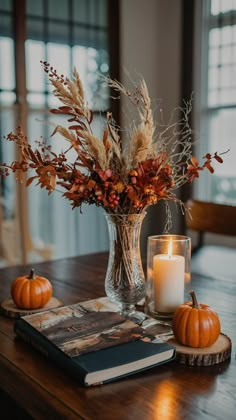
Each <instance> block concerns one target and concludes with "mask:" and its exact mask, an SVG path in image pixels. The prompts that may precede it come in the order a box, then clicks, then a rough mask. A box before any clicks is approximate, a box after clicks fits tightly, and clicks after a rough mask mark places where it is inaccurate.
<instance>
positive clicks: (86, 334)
mask: <svg viewBox="0 0 236 420" xmlns="http://www.w3.org/2000/svg"><path fill="white" fill-rule="evenodd" d="M162 328H163V326H162V325H160V324H159V323H158V321H157V320H154V319H153V318H150V317H148V316H147V317H146V318H145V320H144V321H143V322H142V324H141V325H138V324H136V323H135V322H133V321H132V320H129V319H126V318H125V317H123V316H122V315H120V314H119V313H118V312H117V307H116V305H115V304H114V303H112V302H111V301H110V300H109V299H108V298H107V297H103V298H98V299H93V300H89V301H86V302H81V303H77V304H74V305H68V306H63V307H60V308H56V309H52V310H47V311H44V312H39V313H36V314H31V315H26V316H23V317H21V318H19V319H17V320H16V321H15V323H14V331H15V333H16V334H17V335H18V336H19V337H21V338H23V339H24V340H25V341H26V342H28V343H29V344H30V345H32V346H33V347H35V348H36V349H37V350H39V351H40V352H41V353H43V354H44V355H45V356H47V357H48V358H49V359H50V360H51V361H53V362H55V364H57V365H58V366H59V367H60V368H62V369H64V370H65V371H66V372H67V373H68V374H70V375H72V376H73V377H74V378H75V379H76V380H77V381H78V382H79V383H80V384H81V385H83V386H91V385H98V384H103V383H106V382H109V381H112V380H115V379H118V378H122V377H124V376H127V375H131V374H134V373H136V372H139V371H142V370H146V369H148V368H151V367H153V366H157V365H159V364H162V363H166V362H168V361H171V360H173V359H174V358H175V347H174V346H172V345H171V344H169V343H167V342H165V340H164V339H162V338H161V333H162ZM170 333H171V327H170Z"/></svg>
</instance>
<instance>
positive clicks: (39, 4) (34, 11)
mask: <svg viewBox="0 0 236 420" xmlns="http://www.w3.org/2000/svg"><path fill="white" fill-rule="evenodd" d="M26 13H27V14H28V15H33V16H43V0H37V1H35V0H27V1H26Z"/></svg>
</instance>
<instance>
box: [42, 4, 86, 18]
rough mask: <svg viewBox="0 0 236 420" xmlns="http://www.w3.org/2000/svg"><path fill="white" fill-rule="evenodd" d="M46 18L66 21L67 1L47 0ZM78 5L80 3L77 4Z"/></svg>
mask: <svg viewBox="0 0 236 420" xmlns="http://www.w3.org/2000/svg"><path fill="white" fill-rule="evenodd" d="M47 3H48V16H49V17H50V18H53V19H63V20H67V19H68V17H69V7H68V5H69V2H68V0H47ZM78 3H80V1H79V2H78Z"/></svg>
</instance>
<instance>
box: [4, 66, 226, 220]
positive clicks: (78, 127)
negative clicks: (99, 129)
mask: <svg viewBox="0 0 236 420" xmlns="http://www.w3.org/2000/svg"><path fill="white" fill-rule="evenodd" d="M41 63H42V65H43V68H44V71H45V72H46V73H47V74H48V78H49V81H50V83H51V84H52V86H53V88H54V90H53V93H54V95H55V96H56V97H57V98H58V99H59V101H60V102H61V104H62V106H59V107H58V108H56V109H51V113H53V114H60V115H63V116H67V122H68V125H67V127H65V126H61V125H57V126H55V129H54V131H53V133H52V136H53V135H55V134H56V133H59V134H60V135H61V136H63V137H64V139H65V140H66V141H67V142H68V143H69V144H68V147H67V148H66V149H65V151H63V152H60V153H55V152H54V151H53V150H52V147H51V145H48V144H47V142H46V141H37V147H36V148H35V149H33V148H32V146H31V145H30V144H29V143H28V141H27V138H26V136H25V135H24V133H23V131H22V129H21V127H18V128H17V130H16V131H15V132H11V133H10V134H8V135H7V136H6V137H5V138H6V140H8V141H13V142H15V143H17V144H18V146H19V148H20V151H21V158H20V160H18V161H14V162H12V163H11V164H7V163H2V164H1V165H0V167H1V169H0V170H1V174H2V176H7V175H9V173H10V172H14V173H15V174H16V178H17V179H18V180H19V181H22V178H23V177H22V174H23V173H30V172H31V171H32V170H33V171H34V175H33V176H30V177H29V178H28V180H27V184H26V185H27V186H29V185H30V184H31V183H32V182H33V181H35V180H36V181H37V184H38V185H40V187H41V188H46V189H47V190H48V193H49V194H51V193H52V192H53V191H54V190H55V189H56V188H57V187H60V188H61V189H62V194H63V196H64V197H65V198H66V199H68V200H70V202H71V204H72V207H73V208H75V207H79V208H81V206H82V204H83V203H88V204H95V205H97V206H102V207H103V208H104V209H105V211H106V212H108V213H116V214H132V213H141V212H143V211H144V210H145V209H146V208H147V207H148V206H150V205H153V204H156V203H157V202H158V201H159V200H174V201H179V200H178V198H177V196H176V191H177V189H179V188H180V187H181V186H182V185H183V184H185V183H186V182H192V181H193V180H194V179H195V178H198V177H199V173H200V172H201V171H202V170H204V169H208V170H209V171H210V172H211V173H213V172H214V169H213V167H212V161H213V160H216V161H218V162H219V163H222V162H223V159H222V157H221V156H220V155H219V154H218V153H214V154H210V153H208V154H206V155H205V156H204V157H203V164H202V165H200V164H199V163H198V161H197V159H196V158H195V157H194V156H193V155H192V140H191V128H190V126H189V122H188V120H189V114H190V112H191V102H189V103H186V104H185V105H186V106H185V108H182V109H181V112H182V115H181V117H180V119H179V120H178V121H177V122H173V121H169V122H168V124H164V123H163V122H161V123H155V122H154V111H153V109H152V103H151V100H150V97H149V93H148V89H147V86H146V83H145V81H144V80H143V79H142V78H141V80H140V83H139V85H138V86H134V89H133V91H130V90H127V89H126V88H125V87H124V86H123V85H122V84H121V83H119V82H118V81H116V80H112V79H111V78H109V77H107V78H105V79H104V82H105V83H107V85H108V86H109V87H110V88H111V89H114V90H115V91H117V92H118V93H119V95H124V96H125V97H127V98H128V99H129V101H130V103H131V104H132V105H133V106H134V107H135V110H136V111H137V116H138V121H137V123H136V124H135V125H134V126H133V127H132V128H130V132H129V141H128V142H125V141H124V140H123V139H122V138H121V135H120V127H117V125H116V123H115V121H114V119H113V117H112V114H111V113H110V112H108V113H107V117H106V125H105V127H104V131H103V138H102V139H99V138H98V137H97V136H96V135H95V134H94V133H93V130H92V121H93V112H92V110H91V109H90V108H89V107H88V104H87V101H86V97H85V93H84V89H83V85H82V83H81V79H80V77H79V74H78V72H77V70H76V69H74V72H73V77H72V79H68V78H67V77H64V75H59V74H58V73H57V71H56V70H55V69H54V68H53V67H52V66H50V64H49V63H47V62H41ZM71 149H73V150H74V152H75V158H74V160H73V161H70V160H69V159H68V158H67V155H68V152H69V151H71ZM180 204H181V203H180Z"/></svg>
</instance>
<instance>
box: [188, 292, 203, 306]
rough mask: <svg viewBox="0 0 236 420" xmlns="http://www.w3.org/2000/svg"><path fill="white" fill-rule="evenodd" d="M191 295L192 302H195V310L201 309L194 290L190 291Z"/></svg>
mask: <svg viewBox="0 0 236 420" xmlns="http://www.w3.org/2000/svg"><path fill="white" fill-rule="evenodd" d="M189 294H190V296H191V298H192V301H193V306H192V307H193V308H197V309H199V308H200V306H199V304H198V301H197V298H196V295H195V292H194V291H193V290H190V292H189Z"/></svg>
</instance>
